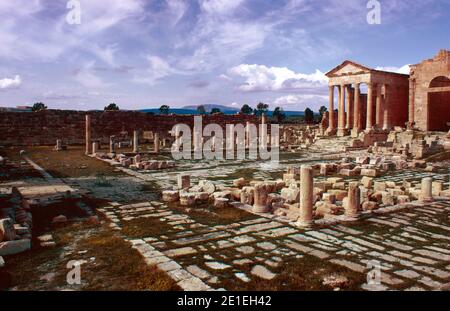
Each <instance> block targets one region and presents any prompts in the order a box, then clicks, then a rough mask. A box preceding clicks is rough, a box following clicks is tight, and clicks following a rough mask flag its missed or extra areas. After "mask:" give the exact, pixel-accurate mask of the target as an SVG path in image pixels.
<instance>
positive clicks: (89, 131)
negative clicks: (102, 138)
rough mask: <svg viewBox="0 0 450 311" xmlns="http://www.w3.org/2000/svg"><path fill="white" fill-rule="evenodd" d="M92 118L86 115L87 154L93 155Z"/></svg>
mask: <svg viewBox="0 0 450 311" xmlns="http://www.w3.org/2000/svg"><path fill="white" fill-rule="evenodd" d="M91 143H92V142H91V116H90V115H88V114H87V115H86V154H90V153H91Z"/></svg>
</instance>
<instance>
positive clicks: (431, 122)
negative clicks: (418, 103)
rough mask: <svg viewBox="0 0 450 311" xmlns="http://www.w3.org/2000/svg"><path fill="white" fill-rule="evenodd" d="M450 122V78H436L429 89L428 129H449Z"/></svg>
mask: <svg viewBox="0 0 450 311" xmlns="http://www.w3.org/2000/svg"><path fill="white" fill-rule="evenodd" d="M447 122H450V79H449V78H448V77H445V76H439V77H436V78H434V79H433V80H432V81H431V83H430V86H429V89H428V130H429V131H444V132H446V131H448V126H447Z"/></svg>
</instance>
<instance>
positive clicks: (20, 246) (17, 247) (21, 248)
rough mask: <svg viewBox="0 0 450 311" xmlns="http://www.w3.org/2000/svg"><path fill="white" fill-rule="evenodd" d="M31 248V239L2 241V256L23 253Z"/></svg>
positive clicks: (0, 245) (0, 247) (0, 253)
mask: <svg viewBox="0 0 450 311" xmlns="http://www.w3.org/2000/svg"><path fill="white" fill-rule="evenodd" d="M30 249H31V240H28V239H24V240H16V241H6V242H1V243H0V256H9V255H15V254H19V253H23V252H25V251H27V250H30Z"/></svg>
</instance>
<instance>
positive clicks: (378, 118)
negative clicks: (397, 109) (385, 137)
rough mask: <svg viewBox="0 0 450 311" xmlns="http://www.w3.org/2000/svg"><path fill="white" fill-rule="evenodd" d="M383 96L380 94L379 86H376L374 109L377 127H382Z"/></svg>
mask: <svg viewBox="0 0 450 311" xmlns="http://www.w3.org/2000/svg"><path fill="white" fill-rule="evenodd" d="M382 100H383V97H382V95H381V86H378V87H377V100H376V111H375V124H376V126H377V128H382V127H383V106H382Z"/></svg>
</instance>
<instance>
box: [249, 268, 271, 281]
mask: <svg viewBox="0 0 450 311" xmlns="http://www.w3.org/2000/svg"><path fill="white" fill-rule="evenodd" d="M251 273H252V274H253V275H256V276H257V277H260V278H262V279H265V280H272V279H273V278H274V277H276V274H275V273H273V272H271V271H270V270H269V269H267V268H266V267H264V266H261V265H257V266H254V267H253V269H252V271H251Z"/></svg>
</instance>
